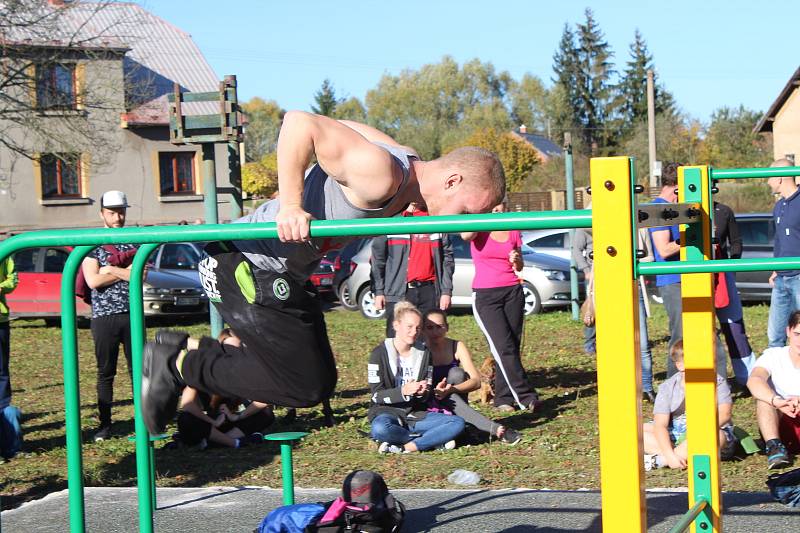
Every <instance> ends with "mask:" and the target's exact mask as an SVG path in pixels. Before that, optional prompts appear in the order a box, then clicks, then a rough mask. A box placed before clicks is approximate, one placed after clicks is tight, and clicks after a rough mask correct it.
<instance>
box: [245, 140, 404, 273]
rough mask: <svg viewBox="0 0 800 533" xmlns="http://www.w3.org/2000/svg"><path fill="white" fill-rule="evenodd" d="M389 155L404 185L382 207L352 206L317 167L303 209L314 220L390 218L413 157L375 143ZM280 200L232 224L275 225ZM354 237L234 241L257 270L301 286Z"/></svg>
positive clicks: (308, 181)
mask: <svg viewBox="0 0 800 533" xmlns="http://www.w3.org/2000/svg"><path fill="white" fill-rule="evenodd" d="M374 144H376V145H377V146H380V147H381V148H383V149H385V150H386V151H388V152H389V153H390V154H391V155H392V157H393V159H394V161H395V162H396V163H397V164H398V165H400V168H401V169H402V171H403V181H402V182H401V183H400V186H399V187H398V189H397V192H396V193H395V194H394V196H392V198H390V199H389V200H387V201H386V203H385V204H384V205H383V207H380V208H377V209H363V208H360V207H356V206H354V205H353V204H351V203H350V202H349V201H348V200H347V197H345V195H344V191H343V190H342V186H341V185H340V184H339V183H338V182H337V181H336V180H334V179H330V178H329V177H328V175H327V174H325V171H324V170H322V168H321V167H320V166H319V165H314V166H313V167H311V169H310V170H309V171H308V172H307V173H306V177H305V185H304V188H303V209H305V210H306V211H307V212H308V213H310V214H311V216H313V217H314V218H315V219H316V220H347V219H354V218H378V217H390V216H393V215H395V214H397V213H399V212H400V211H402V210H403V209H404V208H405V205H396V204H397V202H396V201H395V200H396V199H397V198H398V197H400V196H402V194H403V192H404V191H405V189H406V187H408V176H409V171H410V168H411V161H412V159H416V156H415V155H413V154H412V153H410V152H408V151H406V150H405V149H403V148H400V147H398V146H390V145H386V144H382V143H374ZM280 205H281V204H280V198H276V199H275V200H270V201H269V202H265V203H263V204H261V205H260V206H259V207H258V208H257V209H256V210H255V211H253V212H252V213H251V214H249V215H247V216H244V217H242V218H240V219H238V220H235V221H234V223H235V224H243V223H248V222H274V221H275V217H276V216H277V214H278V210H279V209H280ZM353 239H354V237H325V238H312V239H311V240H310V241H309V242H306V243H302V244H300V243H286V242H280V241H279V240H278V239H261V240H251V241H234V245H235V246H236V247H237V248H238V249H239V250H240V251H241V252H242V253H243V254H244V255H245V256H246V257H247V258H248V259H249V260H250V261H251V262H252V263H253V264H254V265H255V266H256V267H258V268H261V269H264V270H269V271H272V272H281V273H282V272H286V273H288V274H289V275H290V276H291V277H292V278H294V279H295V280H297V281H299V282H301V283H303V282H305V281H306V280H307V279H308V278H309V277H310V276H311V274H312V273H313V272H314V270H316V268H317V266H318V265H319V261H320V259H322V256H324V255H325V254H326V253H327V252H329V251H331V250H338V249H340V248H342V247H344V246H345V245H346V244H347V243H348V242H350V241H351V240H353Z"/></svg>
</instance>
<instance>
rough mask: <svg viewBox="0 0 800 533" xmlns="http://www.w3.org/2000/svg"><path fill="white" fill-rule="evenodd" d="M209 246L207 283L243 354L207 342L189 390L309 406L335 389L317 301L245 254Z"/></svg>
mask: <svg viewBox="0 0 800 533" xmlns="http://www.w3.org/2000/svg"><path fill="white" fill-rule="evenodd" d="M219 250H220V248H219V245H218V244H217V243H212V244H211V245H209V246H208V247H207V251H208V252H209V254H210V257H207V258H205V259H203V261H201V263H200V268H199V270H200V279H201V282H202V283H203V287H204V288H205V289H206V292H207V293H208V295H209V299H210V300H211V301H212V302H213V303H214V306H215V307H216V308H217V310H218V311H219V313H220V315H222V318H223V319H224V320H225V322H227V323H228V325H229V326H230V327H231V329H232V330H233V332H234V333H236V335H237V336H238V337H239V338H240V339H242V348H241V349H238V350H237V349H231V348H232V347H231V346H225V350H223V349H222V346H221V345H220V344H219V343H218V342H216V341H215V340H213V339H203V340H202V341H201V343H200V347H199V348H198V349H197V350H193V351H190V352H189V353H188V354H187V356H186V358H185V359H184V361H183V367H182V374H183V379H184V381H186V384H187V385H189V386H191V387H194V388H196V389H198V390H202V391H205V392H208V393H212V394H213V393H216V394H220V395H222V396H225V397H238V398H247V399H248V400H258V401H261V402H266V403H274V404H277V405H282V406H285V407H310V406H312V405H316V404H318V403H320V402H321V401H322V400H325V399H327V398H330V396H331V394H332V393H333V390H334V388H335V387H336V363H335V361H334V358H333V351H332V350H331V346H330V342H329V341H328V332H327V330H326V328H325V319H324V317H323V314H322V309H321V307H320V303H319V300H318V298H316V297H315V296H316V295H315V294H314V293H313V292H308V291H306V290H305V289H304V288H303V287H302V286H301V285H300V284H298V283H297V282H296V281H294V280H293V279H292V278H290V277H289V276H288V275H286V274H277V273H274V272H268V271H265V270H261V269H257V268H256V267H255V266H253V265H252V264H251V263H250V262H249V261H248V260H247V258H246V257H245V256H244V255H243V254H242V253H240V252H238V251H233V252H220V251H219Z"/></svg>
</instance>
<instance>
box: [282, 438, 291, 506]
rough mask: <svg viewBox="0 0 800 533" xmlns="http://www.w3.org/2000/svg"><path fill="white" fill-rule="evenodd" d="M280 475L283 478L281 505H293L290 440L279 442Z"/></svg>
mask: <svg viewBox="0 0 800 533" xmlns="http://www.w3.org/2000/svg"><path fill="white" fill-rule="evenodd" d="M281 477H282V478H283V505H294V472H293V470H292V443H291V442H281Z"/></svg>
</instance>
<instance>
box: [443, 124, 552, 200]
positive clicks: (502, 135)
mask: <svg viewBox="0 0 800 533" xmlns="http://www.w3.org/2000/svg"><path fill="white" fill-rule="evenodd" d="M458 146H480V147H481V148H486V149H487V150H491V151H492V152H494V153H496V154H497V155H498V157H500V161H501V162H502V163H503V169H504V170H505V173H506V188H507V190H508V191H510V192H518V191H520V190H522V187H523V185H524V183H525V180H526V179H527V178H528V176H529V175H530V173H531V172H532V171H533V169H534V168H535V167H536V165H538V164H539V156H538V154H537V152H536V150H535V149H534V148H533V146H531V145H530V143H528V142H527V141H525V140H523V139H522V138H520V137H519V136H517V135H514V134H513V133H510V132H507V131H502V130H501V131H498V130H495V129H493V128H489V129H476V130H475V131H473V133H472V135H470V136H468V137H467V138H465V139H464V140H463V142H462V143H460V144H459V145H458ZM458 146H453V147H452V148H451V149H450V150H452V149H454V148H457V147H458ZM450 150H448V151H450Z"/></svg>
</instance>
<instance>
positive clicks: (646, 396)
mask: <svg viewBox="0 0 800 533" xmlns="http://www.w3.org/2000/svg"><path fill="white" fill-rule="evenodd" d="M642 401H643V402H647V403H656V393H655V392H653V391H651V390H646V391H644V392H643V393H642Z"/></svg>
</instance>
